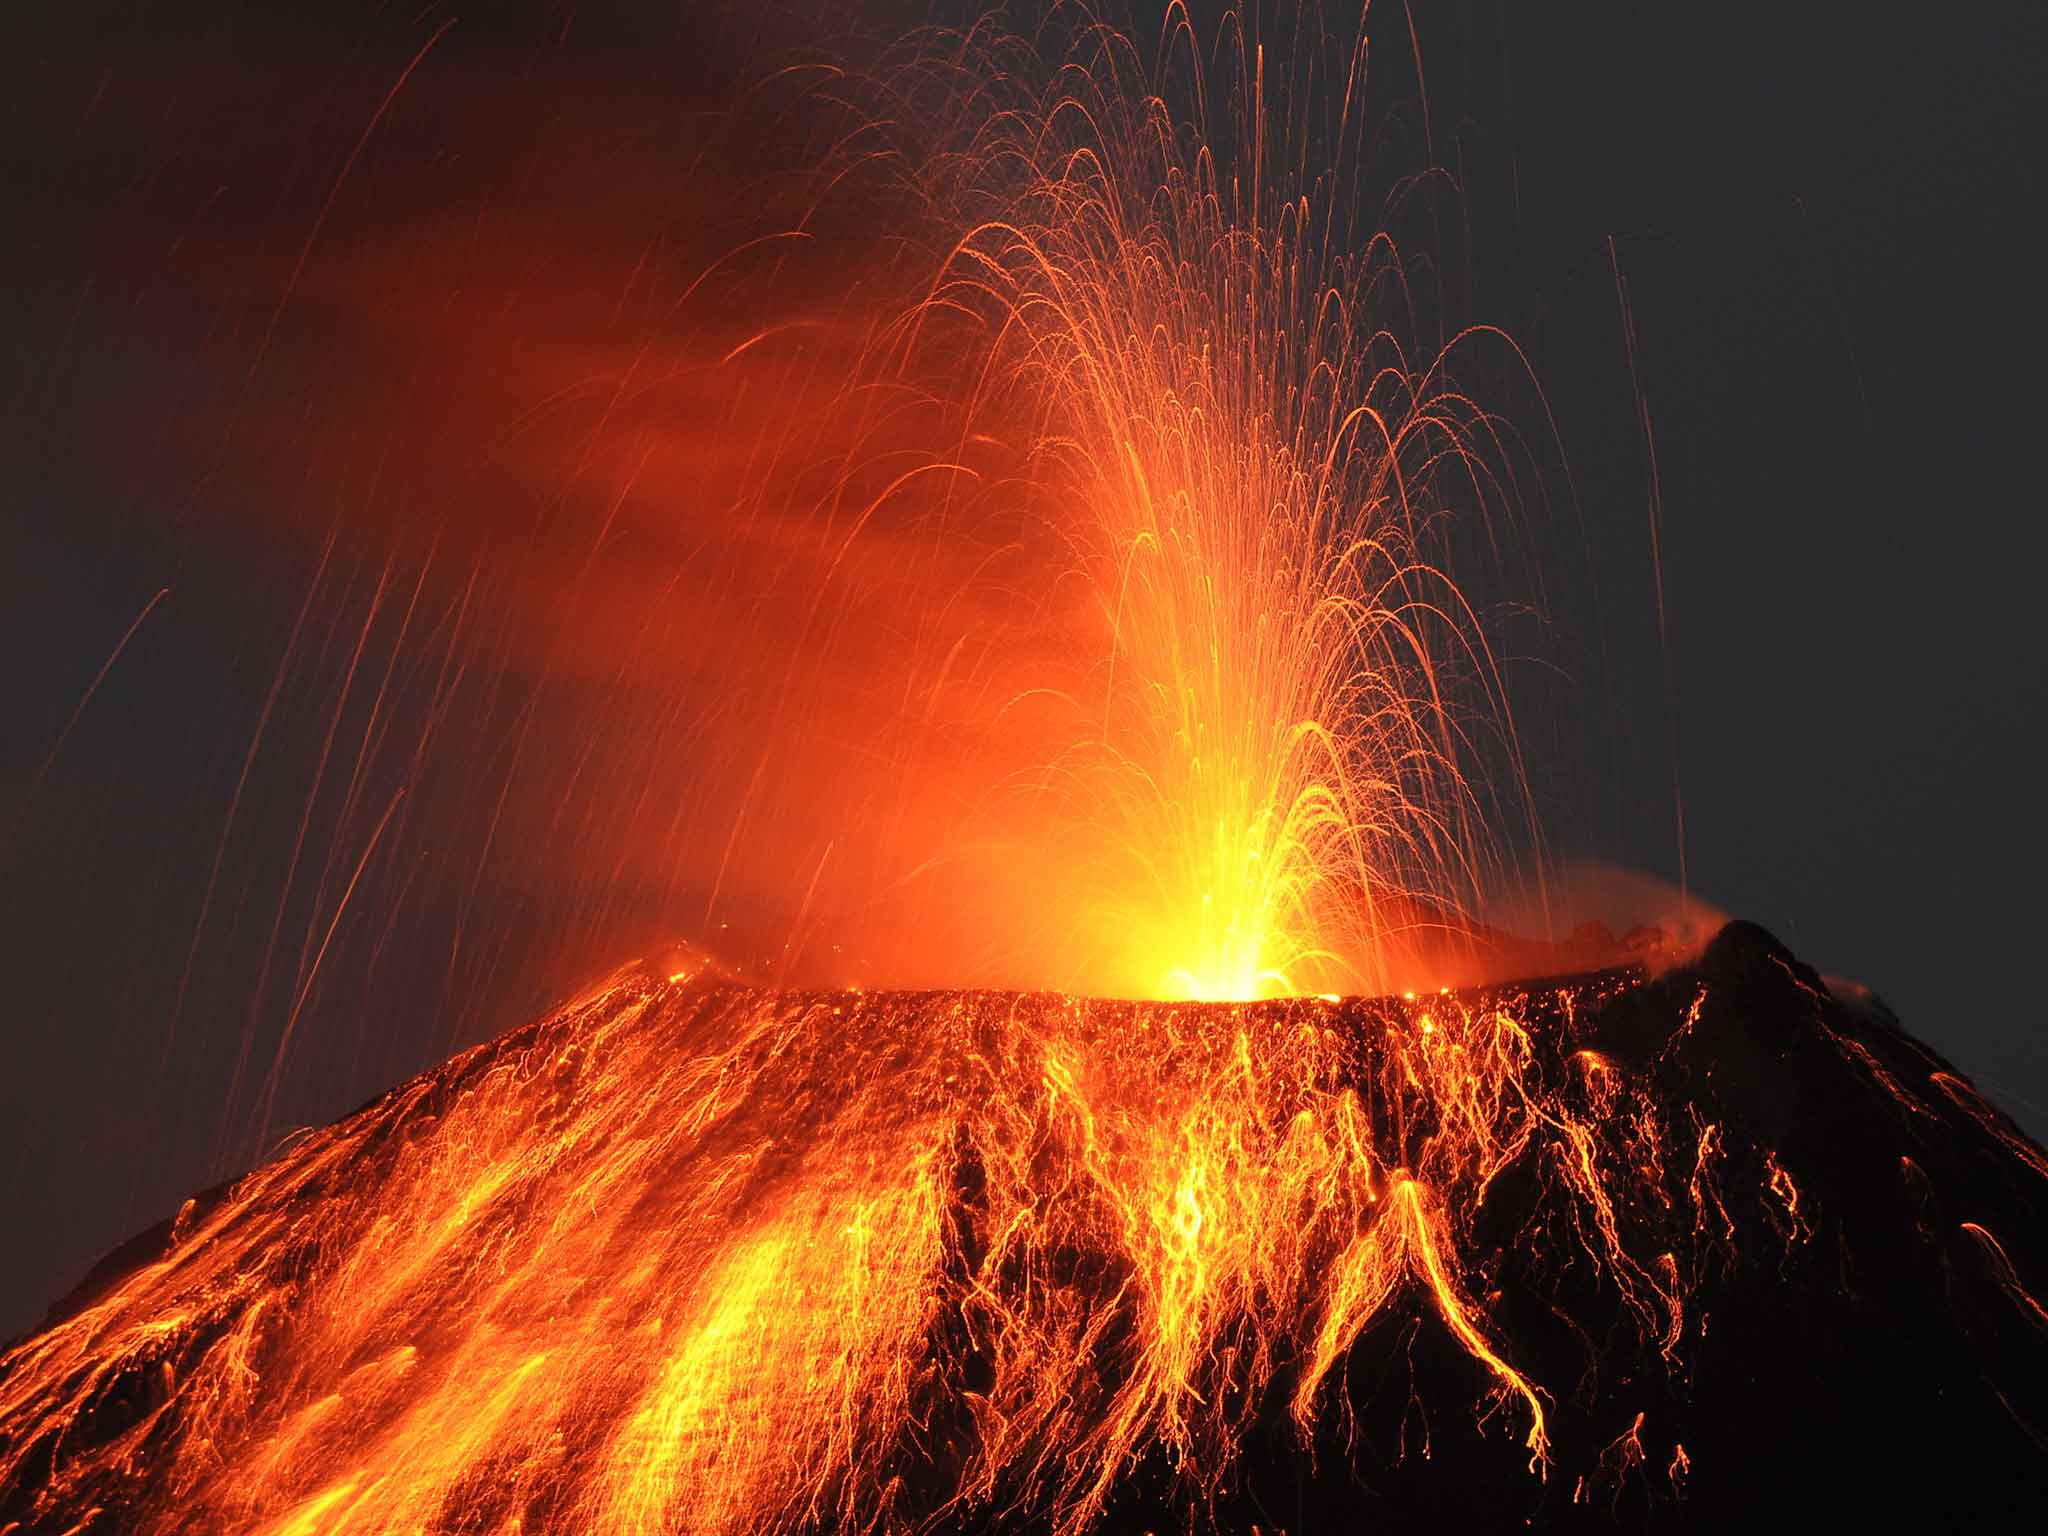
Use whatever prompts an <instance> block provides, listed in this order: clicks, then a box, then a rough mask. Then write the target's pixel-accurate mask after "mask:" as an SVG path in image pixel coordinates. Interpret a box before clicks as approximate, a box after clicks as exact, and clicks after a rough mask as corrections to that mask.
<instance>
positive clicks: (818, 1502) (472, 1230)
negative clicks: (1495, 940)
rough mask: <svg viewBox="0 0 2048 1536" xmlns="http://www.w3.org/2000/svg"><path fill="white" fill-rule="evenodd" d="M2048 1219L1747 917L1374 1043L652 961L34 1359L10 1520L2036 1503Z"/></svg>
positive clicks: (1993, 1144) (1968, 1111)
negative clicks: (771, 989) (820, 985)
mask: <svg viewBox="0 0 2048 1536" xmlns="http://www.w3.org/2000/svg"><path fill="white" fill-rule="evenodd" d="M664 969H666V967H664ZM2044 1218H2048V1157H2044V1155H2043V1152H2042V1150H2041V1148H2040V1147H2038V1146H2037V1145H2035V1144H2034V1143H2033V1142H2032V1141H2030V1140H2028V1139H2027V1138H2026V1137H2025V1136H2024V1135H2023V1134H2022V1133H2021V1132H2020V1131H2019V1130H2018V1129H2017V1128H2016V1127H2015V1126H2014V1125H2013V1123H2012V1122H2011V1121H2010V1120H2009V1119H2007V1118H2006V1117H2005V1116H2004V1115H2003V1114H2001V1113H2000V1112H1998V1111H1997V1110H1996V1109H1994V1108H1992V1107H1991V1106H1990V1105H1989V1104H1987V1103H1986V1102H1985V1101H1984V1100H1983V1099H1982V1098H1981V1097H1979V1096H1978V1094H1977V1093H1976V1092H1975V1091H1974V1090H1973V1089H1972V1088H1971V1086H1970V1084H1969V1083H1968V1082H1967V1081H1966V1080H1964V1079H1963V1078H1962V1077H1961V1076H1960V1075H1959V1074H1958V1073H1956V1072H1955V1071H1954V1069H1953V1068H1952V1067H1950V1066H1949V1065H1948V1064H1947V1063H1945V1062H1944V1061H1943V1060H1942V1059H1941V1058H1940V1057H1938V1056H1937V1055H1935V1054H1934V1053H1932V1052H1930V1051H1929V1050H1927V1049H1926V1048H1925V1047H1924V1046H1922V1045H1920V1044H1918V1043H1917V1042H1916V1041H1914V1040H1913V1039H1911V1038H1910V1037H1909V1036H1907V1035H1906V1034H1905V1033H1904V1032H1903V1031H1901V1030H1900V1028H1899V1027H1898V1024H1897V1022H1896V1020H1894V1019H1893V1018H1892V1017H1891V1015H1890V1014H1889V1013H1888V1012H1886V1010H1885V1009H1884V1008H1883V1007H1882V1006H1881V1005H1880V1004H1878V1003H1876V1002H1875V1001H1874V1000H1871V999H1869V998H1867V997H1852V996H1849V995H1847V992H1846V989H1842V990H1841V991H1839V992H1837V991H1831V990H1830V988H1829V987H1828V986H1827V985H1826V984H1824V983H1823V981H1822V980H1821V978H1820V977H1818V976H1817V975H1816V974H1815V973H1814V972H1813V971H1811V970H1810V969H1808V968H1807V967H1805V966H1804V965H1802V964H1801V963H1800V962H1799V961H1797V960H1796V959H1795V958H1794V957H1793V956H1792V955H1790V954H1789V953H1788V952H1787V951H1785V950H1784V949H1783V948H1782V947H1781V946H1780V945H1779V944H1778V943H1777V942H1776V941H1775V940H1773V939H1772V938H1771V937H1770V936H1769V935H1768V934H1766V933H1764V932H1763V931H1762V930H1761V929H1758V928H1756V927H1754V926H1752V925H1748V924H1743V923H1735V924H1731V925H1729V926H1728V927H1727V928H1725V929H1724V930H1723V931H1722V932H1721V933H1720V935H1719V936H1718V937H1717V938H1716V939H1715V940H1714V941H1713V943H1712V944H1710V945H1709V946H1708V947H1707V948H1706V950H1705V951H1704V952H1703V954H1702V955H1701V956H1700V957H1699V959H1698V960H1697V961H1696V962H1695V963H1693V964H1691V965H1689V966H1685V967H1681V968H1678V969H1675V970H1671V971H1669V972H1666V973H1664V974H1662V975H1660V976H1657V977H1655V978H1651V977H1649V976H1647V975H1645V974H1644V973H1642V972H1641V971H1637V970H1627V969H1623V970H1613V971H1606V972H1602V973H1599V974H1595V975H1590V976H1582V977H1573V978H1568V979H1562V980H1553V981H1546V982H1540V983H1524V984H1520V985H1517V986H1511V987H1496V988H1490V989H1485V990H1475V991H1470V992H1460V993H1450V992H1446V993H1440V994H1435V995H1425V996H1422V997H1402V998H1394V999H1380V1000H1346V1001H1328V1000H1319V999H1289V1000H1284V1001H1272V1002H1262V1003H1256V1004H1244V1005H1224V1004H1173V1005H1169V1004H1132V1003H1112V1002H1098V1001H1088V1000H1082V999H1075V998H1067V997H1060V996H1053V995H1001V994H990V993H944V994H942V993H925V994H886V993H884V994H859V993H844V994H831V995H825V994H773V993H763V992H754V991H747V990H742V989H737V988H734V987H731V986H728V985H723V984H711V983H709V982H708V981H707V980H706V979H705V978H703V977H699V978H696V979H694V980H693V979H689V978H681V979H673V980H671V979H664V978H663V977H661V976H659V975H655V974H652V973H650V972H649V971H647V970H646V969H645V968H631V969H628V970H626V971H623V972H621V973H620V974H618V975H617V976H615V977H613V978H611V979H610V980H609V981H608V982H606V983H605V984H604V985H602V986H600V987H598V988H596V989H594V990H592V991H591V992H590V993H588V994H587V995H585V996H583V997H581V998H579V999H577V1000H576V1001H574V1002H572V1003H570V1004H569V1005H567V1006H566V1007H564V1008H562V1009H560V1010H559V1011H557V1012H556V1013H554V1014H552V1015H550V1016H549V1017H546V1018H544V1019H541V1020H539V1021H537V1022H535V1023H533V1024H531V1025H529V1026H527V1027H525V1028H522V1029H519V1030H517V1031H514V1032H513V1033H511V1034H509V1035H506V1036H505V1037H503V1038H502V1039H499V1040H497V1041H495V1042H493V1043H491V1044H488V1045H485V1046H482V1047H479V1048H477V1049H475V1050H472V1051H470V1052H468V1053H466V1054H464V1055H462V1056H459V1057H457V1058H455V1059H454V1060H452V1061H450V1062H448V1063H446V1064H445V1065H444V1066H442V1067H440V1068H438V1069H436V1070H435V1071H433V1072H430V1073H427V1074H426V1075H424V1076H422V1077H420V1078H418V1079H416V1080H414V1081H413V1082H411V1083H408V1084H406V1085H404V1086H403V1087H400V1088H398V1089H396V1090H394V1091H393V1092H391V1093H389V1094H387V1095H385V1096H384V1097H383V1098H380V1099H378V1100H377V1101H375V1102H374V1103H372V1104H370V1105H368V1106H366V1107H365V1108H364V1109H362V1110H361V1111H359V1112H358V1113H356V1114H355V1115H352V1116H350V1117H349V1118H347V1119H345V1120H342V1121H339V1122H337V1123H336V1124H334V1125H331V1126H329V1127H327V1128H325V1129H323V1130H318V1131H314V1132H311V1133H308V1134H306V1135H304V1136H302V1137H300V1138H298V1139H297V1140H295V1141H294V1142H292V1143H291V1144H290V1145H289V1146H287V1147H286V1148H284V1149H283V1150H282V1151H280V1152H279V1153H278V1155H277V1156H276V1157H275V1158H273V1159H272V1160H271V1161H270V1162H269V1163H268V1164H266V1165H264V1166H263V1167H261V1168H258V1169H257V1170H255V1171H254V1172H252V1173H250V1174H249V1175H247V1176H246V1177H244V1178H243V1179H241V1180H239V1181H238V1182H236V1183H234V1184H233V1185H231V1186H225V1187H223V1188H222V1189H219V1190H215V1191H210V1192H208V1193H207V1194H205V1195H203V1196H199V1197H195V1198H194V1200H192V1201H190V1202H188V1203H187V1205H186V1206H185V1208H184V1209H183V1210H182V1211H181V1212H180V1213H179V1214H178V1215H177V1217H176V1218H175V1219H174V1220H173V1221H172V1222H170V1223H167V1224H166V1225H165V1226H163V1227H161V1228H159V1229H157V1230H155V1231H153V1232H150V1233H146V1234H143V1235H142V1236H141V1237H139V1238H138V1239H136V1240H135V1241H133V1242H131V1243H129V1244H127V1245H125V1246H124V1247H123V1249H122V1250H121V1251H120V1252H118V1253H117V1254H115V1255H112V1256H110V1258H109V1259H108V1260H107V1261H106V1262H105V1263H103V1264H102V1265H101V1266H100V1267H99V1269H97V1270H96V1271H95V1272H94V1273H93V1275H91V1276H90V1277H88V1279H87V1281H86V1282H85V1283H84V1284H83V1285H82V1286H81V1287H80V1288H79V1289H78V1290H77V1291H76V1292H74V1293H73V1294H72V1295H71V1296H70V1297H68V1298H66V1300H65V1301H64V1302H62V1303H60V1304H59V1306H58V1307H57V1308H56V1309H55V1310H54V1311H53V1313H52V1316H51V1318H50V1319H49V1320H48V1321H47V1322H46V1324H45V1325H44V1327H43V1328H42V1330H41V1331H39V1332H37V1333H36V1334H34V1335H32V1336H30V1337H28V1338H26V1339H24V1340H22V1341H20V1342H18V1343H16V1344H15V1345H13V1346H12V1347H10V1348H9V1349H8V1350H7V1351H6V1353H5V1355H4V1357H0V1533H6V1536H26V1533H29V1532H35V1533H44V1532H49V1533H56V1532H81V1533H83V1532H131V1531H132V1532H141V1531H151V1532H201V1531H204V1532H273V1533H284V1532H305V1533H311V1532H342V1531H347V1532H398V1531H405V1532H448V1533H454V1532H465V1533H467V1532H475V1533H486V1532H489V1533H510V1532H523V1533H535V1532H596V1531H620V1532H629V1531H630V1532H642V1531H674V1532H685V1531H686V1532H693V1533H694V1532H711V1531H740V1530H745V1531H782V1530H789V1531H850V1530H876V1531H899V1530H901V1531H908V1530H931V1531H945V1532H967V1531H985V1530H1034V1531H1036V1530H1044V1529H1053V1530H1059V1531H1069V1532H1081V1531H1088V1530H1106V1531H1125V1530H1138V1529H1147V1530H1172V1529H1205V1528H1211V1527H1213V1528H1218V1529H1222V1530H1229V1531H1249V1530H1253V1529H1257V1530H1259V1531H1262V1532H1269V1533H1270V1532H1274V1531H1286V1532H1296V1533H1301V1532H1313V1531H1322V1530H1331V1529H1352V1528H1361V1529H1362V1528H1367V1527H1368V1526H1374V1527H1377V1528H1383V1529H1397V1530H1398V1529H1405V1528H1409V1527H1411V1526H1420V1525H1422V1524H1423V1523H1424V1522H1425V1521H1427V1522H1429V1523H1430V1524H1432V1525H1441V1524H1442V1522H1444V1521H1445V1520H1452V1521H1455V1522H1459V1523H1458V1524H1457V1525H1456V1526H1454V1527H1453V1528H1458V1529H1464V1528H1474V1527H1480V1528H1492V1527H1494V1526H1496V1525H1501V1524H1505V1523H1507V1522H1510V1521H1512V1522H1514V1523H1517V1524H1520V1523H1524V1522H1529V1523H1533V1524H1535V1525H1537V1526H1543V1527H1556V1526H1565V1525H1571V1526H1578V1525H1584V1526H1587V1527H1591V1528H1612V1527H1615V1526H1617V1525H1619V1526H1620V1527H1624V1528H1629V1529H1635V1528H1642V1527H1665V1528H1686V1527H1691V1526H1696V1525H1714V1524H1718V1523H1719V1522H1721V1521H1723V1520H1726V1519H1729V1518H1733V1517H1736V1516H1739V1515H1750V1514H1759V1513H1776V1514H1780V1515H1782V1514H1786V1513H1798V1514H1802V1515H1808V1514H1810V1515H1824V1516H1826V1517H1828V1518H1830V1519H1833V1520H1841V1519H1863V1520H1871V1521H1875V1522H1879V1523H1881V1524H1882V1525H1884V1526H1887V1527H1889V1526H1894V1525H1897V1524H1899V1523H1902V1522H1904V1521H1906V1520H1909V1519H1914V1518H1922V1517H1933V1518H1936V1519H1938V1520H1939V1521H1940V1523H1941V1524H1943V1525H1944V1526H1952V1525H1954V1524H1957V1523H1959V1522H1961V1521H1963V1520H1967V1519H1972V1518H1997V1519H1999V1520H2001V1521H2002V1522H2003V1521H2011V1520H2016V1519H2022V1518H2026V1517H2029V1516H2032V1517H2035V1518H2038V1516H2039V1514H2040V1513H2041V1512H2042V1511H2043V1510H2048V1449H2044V1440H2043V1436H2044V1433H2048V1313H2044V1311H2043V1307H2042V1301H2041V1298H2042V1296H2043V1295H2044V1294H2048V1290H2044V1287H2048V1219H2044Z"/></svg>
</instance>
